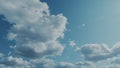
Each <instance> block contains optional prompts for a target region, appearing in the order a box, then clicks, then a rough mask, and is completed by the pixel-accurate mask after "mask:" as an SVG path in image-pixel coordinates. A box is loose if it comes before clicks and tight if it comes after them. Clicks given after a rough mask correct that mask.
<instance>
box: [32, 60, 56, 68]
mask: <svg viewBox="0 0 120 68" xmlns="http://www.w3.org/2000/svg"><path fill="white" fill-rule="evenodd" d="M31 64H32V68H54V67H55V65H56V64H55V62H54V61H53V60H50V59H34V60H31Z"/></svg>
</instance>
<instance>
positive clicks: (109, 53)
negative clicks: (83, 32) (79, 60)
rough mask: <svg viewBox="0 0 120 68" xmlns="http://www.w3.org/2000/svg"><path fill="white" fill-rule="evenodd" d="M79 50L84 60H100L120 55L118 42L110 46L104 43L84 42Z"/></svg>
mask: <svg viewBox="0 0 120 68" xmlns="http://www.w3.org/2000/svg"><path fill="white" fill-rule="evenodd" d="M79 51H80V52H81V54H83V55H84V57H85V60H89V61H101V60H106V59H108V58H113V57H117V56H118V55H120V53H119V51H120V43H116V44H115V45H113V47H112V48H109V47H108V45H105V44H102V45H99V44H86V45H83V46H82V47H81V48H80V49H79Z"/></svg>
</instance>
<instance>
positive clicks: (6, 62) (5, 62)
mask: <svg viewBox="0 0 120 68" xmlns="http://www.w3.org/2000/svg"><path fill="white" fill-rule="evenodd" d="M0 67H1V68H6V67H7V68H13V67H14V68H30V67H29V63H28V62H27V61H24V60H23V59H22V58H16V57H12V56H9V57H3V58H2V59H0Z"/></svg>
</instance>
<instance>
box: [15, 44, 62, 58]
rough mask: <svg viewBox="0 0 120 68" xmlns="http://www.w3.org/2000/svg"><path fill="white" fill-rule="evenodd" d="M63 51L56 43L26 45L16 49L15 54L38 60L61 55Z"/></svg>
mask: <svg viewBox="0 0 120 68" xmlns="http://www.w3.org/2000/svg"><path fill="white" fill-rule="evenodd" d="M63 49H64V47H63V46H62V45H61V44H60V43H58V42H48V43H29V44H28V43H27V44H24V45H20V46H18V47H16V48H15V53H17V54H19V55H22V56H25V57H29V58H38V57H44V56H48V55H51V56H55V55H61V53H62V52H63Z"/></svg>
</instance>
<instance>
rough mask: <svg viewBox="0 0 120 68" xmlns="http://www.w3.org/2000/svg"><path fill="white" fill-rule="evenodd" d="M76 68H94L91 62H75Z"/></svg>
mask: <svg viewBox="0 0 120 68" xmlns="http://www.w3.org/2000/svg"><path fill="white" fill-rule="evenodd" d="M76 66H77V68H96V67H95V65H94V64H93V63H92V62H87V61H86V62H77V63H76Z"/></svg>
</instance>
